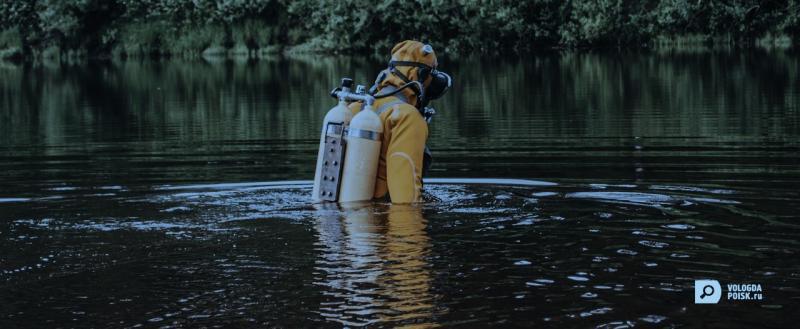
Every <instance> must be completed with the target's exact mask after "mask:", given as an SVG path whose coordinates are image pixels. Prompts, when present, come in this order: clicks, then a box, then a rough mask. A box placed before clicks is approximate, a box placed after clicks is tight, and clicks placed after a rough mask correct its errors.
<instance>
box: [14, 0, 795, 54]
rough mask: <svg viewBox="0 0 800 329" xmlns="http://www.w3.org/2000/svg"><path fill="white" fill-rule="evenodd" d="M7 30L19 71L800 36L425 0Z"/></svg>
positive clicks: (53, 5) (585, 1) (107, 13)
mask: <svg viewBox="0 0 800 329" xmlns="http://www.w3.org/2000/svg"><path fill="white" fill-rule="evenodd" d="M401 7H402V8H401ZM397 9H403V10H397ZM388 12H392V14H391V15H387V13H388ZM0 31H2V34H0V57H2V58H7V59H13V60H18V61H31V60H36V59H37V58H42V57H53V56H59V57H69V56H78V57H89V58H110V57H148V56H150V57H188V58H195V57H209V58H211V57H214V58H219V57H231V56H235V57H247V58H258V57H264V56H269V55H273V54H308V53H318V54H340V53H358V54H359V55H362V56H363V54H364V53H375V54H381V55H385V54H386V53H387V52H388V51H389V49H391V47H392V46H393V45H394V44H395V43H396V42H397V41H399V40H404V39H419V40H422V41H426V42H431V43H433V44H434V47H435V49H436V50H437V51H438V52H440V53H446V54H448V55H450V56H457V55H459V54H503V55H507V54H510V53H517V54H523V53H528V52H532V51H533V52H536V51H543V50H548V49H594V48H632V49H639V48H653V47H674V46H686V45H691V46H695V45H697V46H704V45H712V46H718V45H726V46H735V47H749V46H756V45H757V46H767V47H773V46H776V45H777V46H781V47H785V46H787V44H789V45H790V44H791V43H792V42H791V41H792V40H794V41H797V40H798V38H800V2H798V1H789V2H785V3H784V2H767V3H761V2H760V1H752V0H733V1H727V2H726V3H719V2H715V1H690V0H671V1H655V0H653V1H640V2H626V1H590V0H574V1H536V2H532V1H519V2H509V3H506V2H497V3H495V2H489V3H485V2H471V1H456V0H453V1H440V0H437V1H432V0H420V1H415V2H413V3H405V4H401V3H397V2H393V1H384V2H379V3H377V4H375V5H369V6H365V5H363V4H362V3H361V2H360V1H353V0H347V1H337V2H319V1H312V0H298V1H292V2H282V1H273V0H252V1H225V2H214V1H185V0H149V1H147V2H142V1H131V0H106V1H99V0H81V1H78V0H64V1H57V2H51V1H43V0H39V1H23V0H9V1H5V2H2V3H0Z"/></svg>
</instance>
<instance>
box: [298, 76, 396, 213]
mask: <svg viewBox="0 0 800 329" xmlns="http://www.w3.org/2000/svg"><path fill="white" fill-rule="evenodd" d="M352 86H353V80H352V79H349V78H344V79H342V85H341V87H339V88H336V89H334V90H333V91H332V92H331V96H334V97H336V98H337V99H339V104H337V105H336V106H335V107H334V108H332V109H331V110H330V111H328V113H327V114H326V115H325V119H324V120H323V124H322V136H321V137H320V144H319V152H318V154H317V168H316V171H315V173H314V188H313V191H312V199H313V200H314V202H321V201H338V202H351V201H367V200H371V199H372V195H373V193H374V190H375V180H376V176H377V172H378V159H379V157H380V151H381V139H382V132H383V123H382V122H381V118H380V117H379V116H378V114H376V113H375V111H373V109H372V103H373V102H374V101H375V98H373V97H372V96H370V95H367V94H366V93H365V92H364V86H358V88H357V90H356V92H355V93H353V92H350V88H351V87H352ZM348 101H350V102H352V101H361V102H363V103H364V106H363V107H362V109H361V111H360V112H359V113H358V114H356V115H355V116H354V117H352V120H351V115H352V112H351V111H350V109H349V108H348V107H347V102H348Z"/></svg>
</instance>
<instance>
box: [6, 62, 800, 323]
mask: <svg viewBox="0 0 800 329" xmlns="http://www.w3.org/2000/svg"><path fill="white" fill-rule="evenodd" d="M381 66H382V65H381V63H380V62H375V61H371V60H360V59H354V58H339V59H331V58H316V57H314V58H298V59H292V60H280V59H275V60H261V61H258V62H237V61H224V62H213V63H211V62H206V61H193V62H184V61H138V60H129V61H123V62H92V63H88V64H80V65H67V64H64V65H54V64H45V65H39V66H30V67H23V66H15V65H11V64H0V75H2V78H0V327H2V328H13V327H137V326H145V327H161V326H167V327H196V326H234V327H235V326H239V327H241V326H251V325H252V326H255V325H276V326H287V327H308V326H334V327H337V326H343V325H344V326H363V325H372V326H397V325H421V326H423V327H425V326H434V325H457V326H481V327H482V326H490V325H491V326H496V327H512V326H532V325H544V326H552V327H576V326H577V327H633V326H639V327H642V326H643V327H671V326H691V327H696V326H703V325H705V326H708V327H725V328H727V327H792V326H794V325H795V324H796V322H797V321H798V320H800V316H798V313H797V310H798V306H800V257H799V256H800V255H799V253H800V214H798V213H799V212H798V210H800V191H798V186H800V55H798V54H797V53H795V52H792V51H776V52H764V51H748V52H739V51H736V52H666V53H584V54H569V53H566V54H552V55H537V56H527V57H525V58H521V59H503V60H498V59H444V60H443V61H442V66H443V68H444V69H445V70H446V71H449V72H451V73H452V74H453V76H454V77H455V78H456V85H455V86H454V89H453V90H452V91H451V92H450V93H449V94H448V95H446V97H445V98H444V99H443V100H441V101H439V102H438V104H434V105H435V106H436V107H437V109H438V113H439V114H438V115H437V116H436V117H435V118H434V121H433V123H432V125H431V138H430V146H431V148H432V149H433V152H434V158H435V162H434V167H433V169H432V173H431V176H432V177H433V178H435V179H430V180H427V181H426V187H425V188H426V200H427V202H426V203H425V204H422V205H416V206H398V205H389V204H357V205H348V206H345V207H336V206H330V205H329V206H312V205H310V204H309V202H308V199H309V193H310V190H311V186H310V183H309V181H308V180H310V179H311V178H312V175H313V173H312V171H313V169H314V164H315V157H316V147H317V142H318V138H319V136H318V132H319V126H320V125H321V120H322V117H323V115H324V113H325V112H326V111H327V109H329V108H330V107H331V106H333V105H334V103H333V100H332V99H330V98H329V97H328V96H327V93H328V91H329V90H330V89H331V88H332V87H334V86H335V84H336V83H337V81H338V79H339V78H340V77H342V76H353V77H355V78H356V80H357V81H358V82H361V83H365V84H366V83H367V82H368V81H371V79H372V77H373V76H374V74H375V73H376V72H377V71H378V69H380V68H381ZM487 178H492V179H487ZM695 279H716V280H719V281H721V282H722V283H723V285H725V284H726V283H757V284H761V286H762V288H763V296H764V299H763V300H761V301H739V302H737V301H728V300H724V296H723V300H722V301H721V302H720V304H718V305H695V304H694V280H695Z"/></svg>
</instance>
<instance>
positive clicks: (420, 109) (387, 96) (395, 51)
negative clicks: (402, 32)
mask: <svg viewBox="0 0 800 329" xmlns="http://www.w3.org/2000/svg"><path fill="white" fill-rule="evenodd" d="M438 64H439V63H438V61H437V59H436V53H435V52H434V51H433V47H431V46H430V45H428V44H423V43H421V42H419V41H413V40H406V41H403V42H400V43H398V44H397V45H395V46H394V47H393V48H392V52H391V59H390V61H389V66H388V67H387V68H386V69H384V70H383V71H381V72H380V74H378V77H377V79H376V80H375V84H374V85H373V86H372V87H371V88H370V90H369V93H370V94H371V95H373V97H375V103H374V104H373V108H374V109H375V111H376V113H377V114H378V115H379V116H380V118H381V121H382V122H383V135H382V143H381V150H380V158H379V162H378V173H377V179H376V182H375V192H374V198H378V199H386V200H390V201H391V202H392V203H413V202H419V201H421V197H422V176H423V175H424V174H425V173H426V172H427V170H428V168H429V167H430V164H431V161H432V158H431V155H430V152H429V151H428V148H427V147H426V145H425V143H426V141H427V139H428V122H429V121H430V117H431V116H432V115H433V114H434V113H435V112H434V111H433V110H432V109H431V108H428V105H429V103H430V101H432V100H435V99H437V98H440V97H442V95H444V94H445V93H446V92H447V90H448V89H449V88H450V86H451V85H452V80H451V78H450V76H449V75H448V74H446V73H444V72H441V71H439V70H438V69H437V66H438ZM361 106H363V104H362V103H352V104H351V105H350V109H351V111H353V112H354V113H356V112H358V111H359V110H360V109H361Z"/></svg>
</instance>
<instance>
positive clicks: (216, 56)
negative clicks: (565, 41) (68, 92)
mask: <svg viewBox="0 0 800 329" xmlns="http://www.w3.org/2000/svg"><path fill="white" fill-rule="evenodd" d="M272 33H273V32H272V31H271V29H269V28H268V27H264V26H259V25H258V24H246V25H242V26H239V27H235V28H226V27H223V26H215V25H209V26H204V27H200V28H197V29H192V30H181V29H174V28H172V29H171V28H169V27H167V26H164V24H136V25H129V26H126V27H124V28H122V29H119V30H118V32H116V33H115V35H116V38H117V39H116V40H114V41H113V42H112V43H111V44H110V45H109V46H108V47H107V48H106V49H107V50H106V51H104V52H93V51H91V50H89V49H86V48H66V47H59V46H57V45H49V46H47V47H40V48H34V49H32V50H31V51H30V52H29V53H28V54H25V53H24V52H23V51H22V46H21V44H20V40H21V37H20V35H19V33H18V32H17V31H16V30H14V29H10V30H5V31H2V32H0V60H2V61H7V62H40V61H49V62H61V61H75V60H85V59H126V58H180V59H207V60H221V59H245V60H246V59H266V58H274V57H276V56H289V57H293V56H304V55H331V54H337V53H339V51H337V50H336V49H329V48H327V47H323V46H321V45H320V44H319V42H317V41H313V40H312V41H309V42H304V43H300V44H296V45H291V44H276V43H273V42H272V41H270V40H274V36H272ZM796 44H797V40H796V39H793V38H792V37H791V36H789V35H786V34H771V33H767V34H765V35H764V36H762V37H759V38H757V39H754V40H748V41H746V42H743V41H739V40H737V39H736V38H734V37H732V36H731V35H717V36H713V35H703V34H690V35H676V36H666V35H659V36H657V37H655V38H653V39H652V40H648V41H646V42H642V43H641V44H637V45H619V46H583V47H566V46H563V45H553V46H549V47H546V48H540V49H538V50H535V51H561V50H565V49H569V50H593V49H599V48H603V49H608V48H613V49H629V50H657V51H686V50H691V51H705V50H714V49H731V48H762V49H789V48H792V47H793V46H794V45H796ZM383 50H385V49H380V48H376V49H373V50H372V51H368V52H367V55H373V56H378V57H380V56H381V55H384V54H383V53H382V52H381V51H383ZM444 52H445V53H447V55H448V56H450V57H459V56H460V55H463V54H462V53H460V52H457V51H452V50H451V51H449V52H448V51H447V50H445V51H444Z"/></svg>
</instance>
